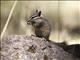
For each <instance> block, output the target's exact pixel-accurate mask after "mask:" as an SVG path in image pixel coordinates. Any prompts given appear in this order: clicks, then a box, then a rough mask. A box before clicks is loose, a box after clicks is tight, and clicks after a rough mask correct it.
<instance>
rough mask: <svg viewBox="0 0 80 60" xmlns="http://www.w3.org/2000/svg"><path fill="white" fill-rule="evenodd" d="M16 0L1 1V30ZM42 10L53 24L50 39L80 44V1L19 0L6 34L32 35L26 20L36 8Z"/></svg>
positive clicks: (44, 15)
mask: <svg viewBox="0 0 80 60" xmlns="http://www.w3.org/2000/svg"><path fill="white" fill-rule="evenodd" d="M13 3H14V1H1V20H0V21H1V32H2V30H3V27H4V25H5V23H6V20H7V18H8V16H9V13H10V10H11V8H12V5H13ZM36 9H39V10H41V11H42V14H43V17H45V18H46V19H48V20H49V22H50V24H51V26H52V32H51V36H50V39H51V40H54V41H56V42H61V41H67V43H68V44H80V1H18V2H17V4H16V7H15V8H14V11H13V14H12V16H11V19H10V22H9V25H8V27H7V30H6V32H5V34H4V37H5V36H7V35H25V34H26V35H31V34H32V31H31V29H32V27H31V26H28V25H27V23H26V20H28V19H29V16H30V15H31V14H32V13H33V12H34V11H35V10H36Z"/></svg>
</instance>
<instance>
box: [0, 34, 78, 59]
mask: <svg viewBox="0 0 80 60" xmlns="http://www.w3.org/2000/svg"><path fill="white" fill-rule="evenodd" d="M0 53H1V60H79V59H77V58H75V57H74V56H73V55H71V54H69V53H68V52H65V51H64V50H63V49H62V48H61V47H59V46H57V45H56V44H55V43H54V42H49V41H46V40H45V39H44V38H38V37H34V36H26V35H14V36H9V37H7V38H4V39H2V41H1V52H0Z"/></svg>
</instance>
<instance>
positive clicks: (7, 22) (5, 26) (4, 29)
mask: <svg viewBox="0 0 80 60" xmlns="http://www.w3.org/2000/svg"><path fill="white" fill-rule="evenodd" d="M16 3H17V1H15V2H14V4H13V6H12V9H11V11H10V14H9V16H8V19H7V21H6V24H5V25H4V28H3V31H2V33H1V39H2V38H3V35H4V33H5V31H6V28H7V26H8V24H9V21H10V18H11V16H12V13H13V10H14V8H15V6H16Z"/></svg>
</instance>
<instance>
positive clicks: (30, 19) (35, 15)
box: [27, 10, 41, 24]
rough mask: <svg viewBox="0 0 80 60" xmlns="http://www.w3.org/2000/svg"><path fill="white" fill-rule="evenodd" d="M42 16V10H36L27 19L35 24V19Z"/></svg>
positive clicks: (28, 22) (29, 22)
mask: <svg viewBox="0 0 80 60" xmlns="http://www.w3.org/2000/svg"><path fill="white" fill-rule="evenodd" d="M40 16H41V11H38V10H36V12H35V13H34V14H32V15H31V17H30V18H29V20H28V21H27V24H34V23H35V20H36V19H37V18H39V17H40Z"/></svg>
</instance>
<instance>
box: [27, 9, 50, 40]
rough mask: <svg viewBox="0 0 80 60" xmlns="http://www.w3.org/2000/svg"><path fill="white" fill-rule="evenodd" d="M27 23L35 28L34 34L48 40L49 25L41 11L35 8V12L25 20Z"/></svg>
mask: <svg viewBox="0 0 80 60" xmlns="http://www.w3.org/2000/svg"><path fill="white" fill-rule="evenodd" d="M27 24H29V25H32V26H33V28H34V29H35V35H36V36H37V37H40V38H42V37H43V38H45V39H46V40H49V36H50V32H51V25H50V24H49V22H48V20H46V19H45V18H43V17H41V11H38V10H36V12H35V13H34V14H33V15H32V16H31V17H30V19H29V20H28V21H27Z"/></svg>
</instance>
